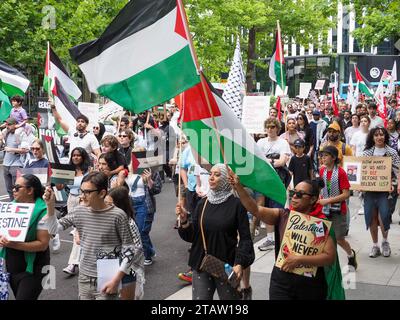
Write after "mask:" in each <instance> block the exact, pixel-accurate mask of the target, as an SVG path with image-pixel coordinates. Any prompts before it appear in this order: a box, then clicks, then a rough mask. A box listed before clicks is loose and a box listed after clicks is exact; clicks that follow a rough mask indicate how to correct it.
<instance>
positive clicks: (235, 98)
mask: <svg viewBox="0 0 400 320" xmlns="http://www.w3.org/2000/svg"><path fill="white" fill-rule="evenodd" d="M244 83H245V76H244V72H243V63H242V55H241V53H240V39H239V37H238V38H237V42H236V48H235V53H234V56H233V62H232V66H231V70H230V71H229V77H228V83H227V85H226V87H225V90H224V94H223V95H222V97H223V98H224V100H225V101H226V103H227V104H228V105H229V106H230V107H231V108H232V110H233V112H234V113H235V115H236V117H237V118H238V119H239V120H241V119H242V95H241V93H242V92H243V90H244Z"/></svg>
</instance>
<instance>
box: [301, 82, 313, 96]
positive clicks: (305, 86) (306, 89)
mask: <svg viewBox="0 0 400 320" xmlns="http://www.w3.org/2000/svg"><path fill="white" fill-rule="evenodd" d="M311 88H312V83H310V82H300V93H299V97H300V98H301V99H307V98H308V94H309V93H310V90H311Z"/></svg>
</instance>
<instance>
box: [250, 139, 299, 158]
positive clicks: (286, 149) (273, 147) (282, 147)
mask: <svg viewBox="0 0 400 320" xmlns="http://www.w3.org/2000/svg"><path fill="white" fill-rule="evenodd" d="M257 145H258V146H259V147H260V148H261V151H262V153H263V154H264V155H266V156H267V155H269V154H272V153H279V154H282V153H284V154H286V155H288V156H290V155H291V153H292V152H291V151H290V146H289V143H288V142H287V141H286V140H285V139H282V138H279V137H278V139H276V140H275V141H269V138H268V137H267V138H262V139H260V140H258V141H257Z"/></svg>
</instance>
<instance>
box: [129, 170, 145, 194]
mask: <svg viewBox="0 0 400 320" xmlns="http://www.w3.org/2000/svg"><path fill="white" fill-rule="evenodd" d="M137 177H138V175H137V174H130V175H129V176H128V177H127V178H126V180H125V182H126V184H127V185H128V187H129V195H130V196H131V197H132V198H136V197H142V196H144V195H145V191H144V183H143V179H142V177H141V176H139V180H138V182H137V185H136V190H134V191H133V192H132V186H133V184H134V183H135V180H136V178H137Z"/></svg>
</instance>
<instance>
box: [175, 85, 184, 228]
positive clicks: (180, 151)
mask: <svg viewBox="0 0 400 320" xmlns="http://www.w3.org/2000/svg"><path fill="white" fill-rule="evenodd" d="M181 103H182V117H181V119H182V120H181V123H182V122H183V119H184V116H185V92H182V101H181ZM182 142H183V130H181V134H180V135H179V145H178V150H179V151H178V159H177V162H176V165H177V166H178V168H179V172H178V203H179V204H181V201H182V193H181V185H182V183H181V167H180V165H179V162H180V161H181V157H182ZM177 220H178V227H180V226H181V217H180V216H179V215H178V217H177Z"/></svg>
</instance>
